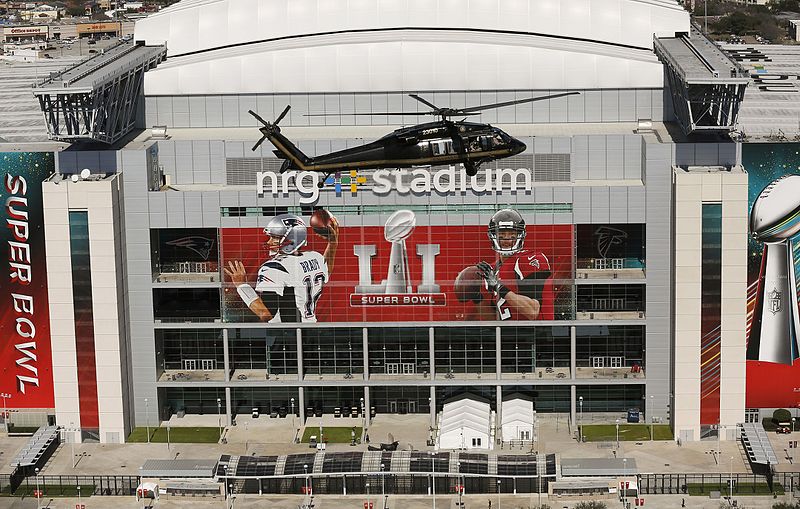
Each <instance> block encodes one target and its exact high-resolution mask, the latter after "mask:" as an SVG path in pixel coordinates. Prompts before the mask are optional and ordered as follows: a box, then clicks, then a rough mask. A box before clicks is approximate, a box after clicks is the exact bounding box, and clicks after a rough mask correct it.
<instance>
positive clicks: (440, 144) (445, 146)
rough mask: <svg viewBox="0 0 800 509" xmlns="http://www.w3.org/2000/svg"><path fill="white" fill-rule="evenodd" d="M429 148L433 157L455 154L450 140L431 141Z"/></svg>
mask: <svg viewBox="0 0 800 509" xmlns="http://www.w3.org/2000/svg"><path fill="white" fill-rule="evenodd" d="M431 148H432V149H433V155H435V156H443V155H447V154H455V153H456V151H455V148H454V147H453V141H452V140H436V141H431Z"/></svg>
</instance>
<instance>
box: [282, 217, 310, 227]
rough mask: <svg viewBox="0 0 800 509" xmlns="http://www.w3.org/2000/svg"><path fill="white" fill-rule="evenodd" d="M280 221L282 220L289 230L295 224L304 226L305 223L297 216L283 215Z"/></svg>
mask: <svg viewBox="0 0 800 509" xmlns="http://www.w3.org/2000/svg"><path fill="white" fill-rule="evenodd" d="M281 221H282V222H283V224H284V226H286V228H287V229H289V230H291V229H292V228H294V227H295V226H305V225H306V224H305V223H304V222H303V220H302V219H300V218H299V217H284V218H283V219H281Z"/></svg>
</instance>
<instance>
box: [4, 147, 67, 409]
mask: <svg viewBox="0 0 800 509" xmlns="http://www.w3.org/2000/svg"><path fill="white" fill-rule="evenodd" d="M54 168H55V164H54V156H53V154H52V153H47V152H21V153H0V170H1V171H2V180H3V183H2V186H0V190H1V192H2V201H3V205H4V207H3V216H4V218H3V219H4V221H3V222H4V223H5V226H6V228H3V229H2V233H0V235H2V239H3V246H4V248H5V249H4V253H5V258H6V259H5V270H4V271H3V273H4V274H3V283H2V284H1V285H0V369H2V376H0V392H2V393H4V394H7V395H10V397H6V405H7V407H8V408H53V406H54V402H53V372H52V352H51V346H50V312H49V307H48V302H47V268H46V259H45V251H44V249H45V244H44V217H43V210H42V181H43V180H45V179H46V178H47V177H49V176H50V175H51V174H52V173H53V171H54Z"/></svg>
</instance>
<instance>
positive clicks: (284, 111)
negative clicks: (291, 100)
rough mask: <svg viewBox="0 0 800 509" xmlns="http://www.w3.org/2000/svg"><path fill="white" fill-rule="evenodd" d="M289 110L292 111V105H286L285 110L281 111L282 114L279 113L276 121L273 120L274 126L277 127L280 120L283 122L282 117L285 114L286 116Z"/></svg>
mask: <svg viewBox="0 0 800 509" xmlns="http://www.w3.org/2000/svg"><path fill="white" fill-rule="evenodd" d="M290 109H292V105H291V104H287V105H286V108H284V110H283V113H281V114H280V115H278V118H276V119H275V125H278V123H279V122H280V121H281V120H283V117H285V116H286V114H287V113H289V110H290Z"/></svg>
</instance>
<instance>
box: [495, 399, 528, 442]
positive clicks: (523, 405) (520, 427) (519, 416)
mask: <svg viewBox="0 0 800 509" xmlns="http://www.w3.org/2000/svg"><path fill="white" fill-rule="evenodd" d="M500 422H501V427H502V431H503V441H504V442H510V441H512V440H515V441H516V440H525V441H528V440H533V436H534V435H533V402H532V401H531V400H529V399H525V398H521V397H514V398H511V399H508V400H506V401H503V407H502V418H501V421H500Z"/></svg>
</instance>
